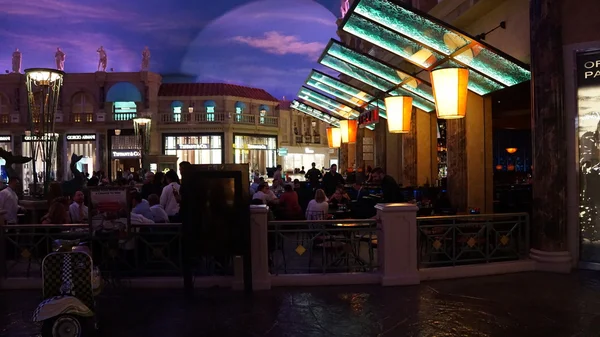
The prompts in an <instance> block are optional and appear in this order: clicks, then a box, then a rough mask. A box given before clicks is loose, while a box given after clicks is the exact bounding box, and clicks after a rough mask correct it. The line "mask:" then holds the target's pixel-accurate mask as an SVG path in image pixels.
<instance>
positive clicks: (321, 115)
mask: <svg viewBox="0 0 600 337" xmlns="http://www.w3.org/2000/svg"><path fill="white" fill-rule="evenodd" d="M290 108H292V109H296V110H298V111H300V112H302V113H305V114H307V115H309V116H312V117H314V118H316V119H318V120H320V121H323V122H325V123H327V124H329V125H333V126H335V127H339V126H340V120H339V119H337V118H335V117H333V116H331V115H330V114H328V113H325V112H323V111H321V110H319V109H315V108H313V107H311V106H310V105H308V104H306V103H303V102H300V101H298V100H293V101H292V104H291V105H290Z"/></svg>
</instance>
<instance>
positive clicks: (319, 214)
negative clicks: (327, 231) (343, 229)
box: [305, 189, 330, 220]
mask: <svg viewBox="0 0 600 337" xmlns="http://www.w3.org/2000/svg"><path fill="white" fill-rule="evenodd" d="M305 215H306V220H325V219H327V218H329V217H330V215H329V203H328V202H327V197H326V196H325V191H323V190H322V189H318V190H317V191H316V192H315V198H314V199H313V200H311V201H310V202H309V203H308V207H306V214H305Z"/></svg>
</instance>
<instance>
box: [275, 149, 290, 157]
mask: <svg viewBox="0 0 600 337" xmlns="http://www.w3.org/2000/svg"><path fill="white" fill-rule="evenodd" d="M277 153H278V154H279V156H280V157H285V156H287V155H288V149H287V148H285V147H280V148H279V150H277Z"/></svg>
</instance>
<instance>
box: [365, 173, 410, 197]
mask: <svg viewBox="0 0 600 337" xmlns="http://www.w3.org/2000/svg"><path fill="white" fill-rule="evenodd" d="M371 177H372V178H373V182H374V183H376V184H380V185H381V192H382V194H383V202H384V203H386V204H388V203H396V202H405V200H404V195H403V194H402V189H401V188H400V185H398V183H397V182H396V179H394V178H393V177H392V176H390V175H387V174H385V172H383V169H382V168H381V167H376V168H374V169H373V172H372V173H371Z"/></svg>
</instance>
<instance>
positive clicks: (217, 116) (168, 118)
mask: <svg viewBox="0 0 600 337" xmlns="http://www.w3.org/2000/svg"><path fill="white" fill-rule="evenodd" d="M159 120H160V122H161V123H165V124H179V123H183V124H190V123H234V124H244V125H256V126H270V127H277V126H278V125H279V118H278V117H275V116H257V115H251V114H235V113H231V114H230V113H223V112H215V113H206V112H199V113H180V114H175V113H161V114H160V115H159Z"/></svg>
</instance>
